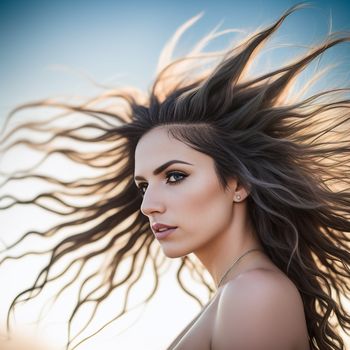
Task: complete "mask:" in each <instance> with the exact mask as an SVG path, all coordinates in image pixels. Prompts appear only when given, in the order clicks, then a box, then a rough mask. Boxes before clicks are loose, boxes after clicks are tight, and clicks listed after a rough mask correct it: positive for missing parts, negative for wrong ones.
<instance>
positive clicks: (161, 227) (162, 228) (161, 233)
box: [152, 223, 177, 239]
mask: <svg viewBox="0 0 350 350" xmlns="http://www.w3.org/2000/svg"><path fill="white" fill-rule="evenodd" d="M176 229H177V227H176V226H169V225H165V224H160V223H156V224H153V225H152V230H153V232H154V235H155V236H156V238H157V239H163V238H166V237H168V236H169V235H170V234H171V233H172V232H174V231H175V230H176Z"/></svg>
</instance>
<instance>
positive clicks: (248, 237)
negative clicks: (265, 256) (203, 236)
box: [194, 203, 263, 287]
mask: <svg viewBox="0 0 350 350" xmlns="http://www.w3.org/2000/svg"><path fill="white" fill-rule="evenodd" d="M242 204H243V203H242ZM238 209H241V212H238V213H237V212H236V214H237V215H235V220H234V221H232V222H231V224H230V225H229V227H228V228H227V230H225V232H222V233H221V234H219V235H217V236H215V238H214V239H213V240H212V241H210V242H209V243H208V244H206V245H205V246H203V247H201V248H200V249H198V250H197V251H195V252H194V255H195V256H196V257H197V258H198V259H199V260H200V261H201V263H202V264H203V265H204V267H205V268H206V269H207V270H208V272H209V273H210V275H211V276H212V278H213V280H214V283H215V285H216V286H217V287H219V282H220V280H221V279H222V277H223V276H224V274H225V272H227V270H228V269H229V268H230V267H231V265H232V264H233V263H234V262H235V260H236V259H238V258H239V257H240V256H241V255H242V254H244V253H246V252H247V251H248V250H250V249H253V248H260V249H261V250H263V248H262V245H261V243H260V241H259V239H258V237H257V236H256V234H255V232H254V230H253V228H252V225H251V223H250V220H248V218H247V216H246V215H244V214H245V210H243V209H245V206H244V208H243V205H242V208H238ZM238 209H237V208H236V209H235V210H236V211H238ZM254 255H255V254H248V255H247V256H245V257H243V258H242V259H240V261H237V264H235V266H234V268H233V269H232V271H230V272H229V274H228V275H227V278H228V277H229V276H232V274H233V273H235V275H236V274H237V273H238V272H239V271H242V270H244V265H245V264H246V263H247V262H248V261H249V260H251V259H254ZM233 270H234V271H233Z"/></svg>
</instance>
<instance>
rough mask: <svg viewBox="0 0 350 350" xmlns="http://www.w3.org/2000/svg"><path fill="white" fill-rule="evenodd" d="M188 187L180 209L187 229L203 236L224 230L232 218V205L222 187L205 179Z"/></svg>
mask: <svg viewBox="0 0 350 350" xmlns="http://www.w3.org/2000/svg"><path fill="white" fill-rule="evenodd" d="M188 187H189V188H188V189H187V191H186V192H187V193H186V195H185V196H184V198H185V201H184V203H182V205H181V208H180V210H181V212H182V213H183V220H184V224H185V226H186V228H188V229H189V230H191V231H193V232H191V233H192V234H196V233H197V234H200V235H201V236H203V235H207V234H208V235H211V234H215V233H216V232H217V231H220V230H223V228H224V227H225V226H226V225H227V223H228V222H229V220H230V218H231V214H232V204H231V202H230V200H229V197H228V196H227V195H225V193H224V191H223V190H222V188H221V187H220V185H219V184H218V183H217V182H215V181H214V180H211V181H208V179H203V181H197V182H196V184H193V185H191V186H188ZM180 220H181V222H182V221H183V220H182V219H180Z"/></svg>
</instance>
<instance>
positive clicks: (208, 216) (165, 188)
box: [135, 127, 235, 257]
mask: <svg viewBox="0 0 350 350" xmlns="http://www.w3.org/2000/svg"><path fill="white" fill-rule="evenodd" d="M172 161H179V162H176V163H175V162H174V163H173V164H171V165H169V166H167V167H162V166H163V165H164V164H166V163H168V162H172ZM159 167H162V169H161V171H160V172H156V173H154V171H155V170H156V169H157V168H159ZM232 181H234V180H232ZM135 182H136V185H137V186H138V187H139V189H140V191H141V192H143V193H144V194H143V201H142V205H141V211H142V213H143V214H144V215H146V216H147V217H148V218H149V221H150V225H151V227H152V225H154V224H155V223H161V224H165V225H168V226H172V227H177V228H176V229H175V230H172V231H168V233H170V234H168V235H167V236H166V237H163V238H158V240H159V242H160V244H161V246H162V249H163V251H164V253H165V255H166V256H168V257H180V256H185V255H187V254H189V253H192V252H196V251H197V250H199V249H202V248H205V247H206V246H207V245H208V244H210V243H211V242H212V241H213V240H215V239H218V238H219V237H220V235H222V234H224V233H225V232H226V231H227V230H228V228H229V226H230V224H231V222H232V219H233V205H232V201H233V193H232V191H231V190H230V189H227V190H226V191H224V189H223V188H222V187H221V186H220V183H219V179H218V177H217V175H216V173H215V169H214V161H213V159H212V158H211V157H209V156H208V155H206V154H204V153H201V152H198V151H196V150H195V149H193V148H191V147H189V146H187V145H186V144H184V143H183V142H180V141H178V140H176V139H174V138H172V137H171V136H170V135H168V133H167V129H166V128H165V127H157V128H155V129H153V130H151V131H150V132H148V133H147V134H146V135H144V136H143V137H142V138H141V140H140V141H139V143H138V145H137V147H136V150H135ZM234 182H235V181H234ZM231 183H232V182H230V183H229V185H230V184H231ZM233 185H234V184H233ZM230 186H231V185H230ZM230 188H231V187H230ZM153 232H154V233H155V236H156V237H157V235H164V233H163V234H161V233H158V234H157V232H155V230H153Z"/></svg>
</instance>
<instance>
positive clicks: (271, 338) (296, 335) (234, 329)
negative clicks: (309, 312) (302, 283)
mask: <svg viewBox="0 0 350 350" xmlns="http://www.w3.org/2000/svg"><path fill="white" fill-rule="evenodd" d="M212 348H213V350H235V349H239V350H251V349H260V350H265V349H266V350H267V349H269V350H274V349H276V350H277V349H285V350H307V349H309V347H308V341H307V329H306V322H305V316H304V308H303V303H302V299H301V296H300V294H299V292H298V289H297V288H296V287H295V285H294V284H293V282H292V281H291V280H289V279H288V278H287V276H285V275H284V274H283V273H282V272H278V271H273V270H268V269H254V270H250V271H247V272H244V273H242V274H241V275H239V276H237V277H236V278H235V279H234V280H232V281H230V282H229V283H227V284H226V285H225V286H224V288H223V290H222V291H221V295H220V299H219V302H218V309H217V314H216V319H215V323H214V330H213V336H212Z"/></svg>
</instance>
